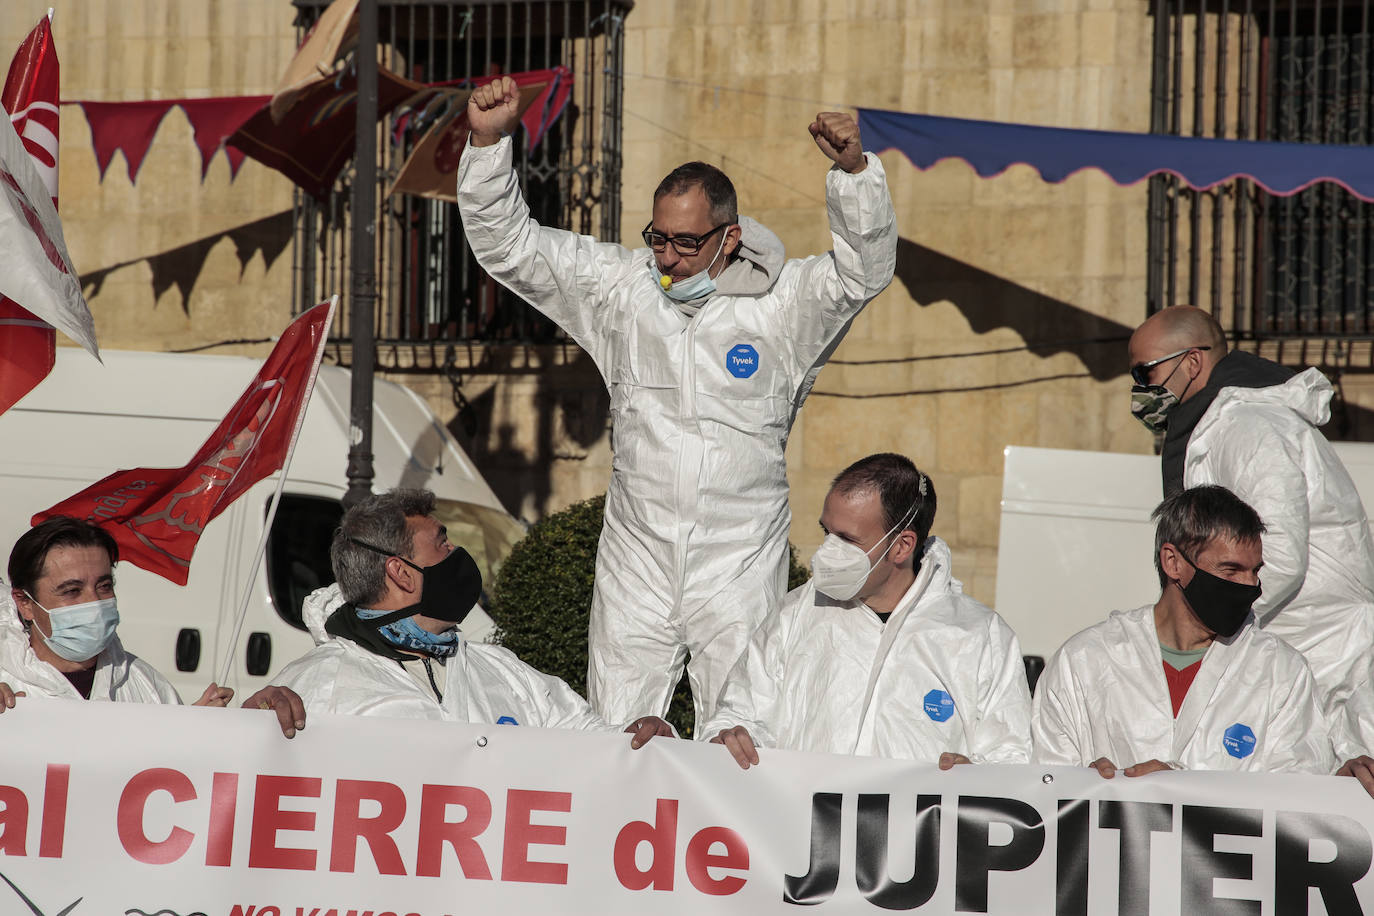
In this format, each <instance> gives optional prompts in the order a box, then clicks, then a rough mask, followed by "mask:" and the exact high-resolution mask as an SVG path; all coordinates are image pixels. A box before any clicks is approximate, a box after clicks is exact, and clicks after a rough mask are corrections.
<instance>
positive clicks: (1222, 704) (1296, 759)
mask: <svg viewBox="0 0 1374 916" xmlns="http://www.w3.org/2000/svg"><path fill="white" fill-rule="evenodd" d="M1253 620H1254V618H1253V617H1250V618H1248V619H1247V622H1246V624H1245V625H1244V627H1243V628H1242V629H1241V631H1240V632H1239V633H1238V634H1236V636H1235V637H1234V638H1233V639H1232V640H1231V641H1230V645H1227V644H1226V643H1224V642H1222V641H1221V640H1216V641H1214V642H1213V643H1212V645H1211V647H1210V648H1209V649H1208V650H1207V654H1206V655H1204V656H1203V657H1202V667H1201V668H1200V669H1199V670H1198V673H1197V677H1196V678H1195V679H1194V680H1193V683H1192V686H1191V687H1189V688H1188V695H1187V696H1186V697H1185V698H1184V700H1183V706H1182V707H1181V708H1180V709H1179V711H1178V718H1177V719H1175V718H1174V714H1173V705H1172V703H1171V702H1170V700H1169V686H1168V684H1167V683H1166V682H1165V680H1164V658H1163V655H1162V654H1161V653H1160V651H1159V635H1158V633H1157V631H1156V630H1155V616H1154V606H1153V605H1146V606H1145V607H1141V608H1136V609H1135V610H1133V611H1113V612H1112V615H1111V616H1110V617H1108V618H1107V619H1106V620H1104V621H1103V622H1102V623H1099V624H1096V625H1094V626H1091V627H1089V628H1088V629H1086V630H1083V631H1082V632H1081V633H1078V634H1076V635H1075V636H1073V637H1072V638H1071V639H1069V641H1068V642H1066V643H1064V645H1063V646H1061V647H1060V649H1059V651H1058V652H1056V653H1055V654H1054V657H1053V658H1052V659H1050V663H1049V665H1048V666H1047V667H1046V668H1045V672H1044V674H1042V675H1041V676H1040V680H1039V682H1038V683H1037V684H1036V687H1035V711H1034V716H1033V719H1032V728H1033V734H1034V738H1035V750H1034V752H1033V758H1034V760H1035V762H1036V763H1043V764H1062V765H1065V766H1089V765H1090V764H1091V763H1092V762H1093V761H1094V760H1096V759H1098V758H1099V757H1106V758H1107V759H1108V760H1110V761H1111V762H1112V763H1114V764H1116V765H1117V766H1118V767H1128V766H1133V765H1135V764H1137V763H1144V762H1145V761H1147V760H1160V761H1163V762H1165V763H1168V764H1171V765H1175V766H1180V767H1182V768H1185V769H1190V770H1238V771H1245V772H1257V773H1285V772H1297V773H1322V774H1329V773H1333V772H1335V770H1336V762H1335V757H1334V755H1333V752H1332V747H1331V736H1330V732H1329V731H1328V730H1327V727H1326V723H1325V721H1324V720H1323V718H1322V714H1321V710H1320V709H1319V708H1318V705H1317V700H1316V686H1315V684H1314V682H1313V680H1312V672H1311V671H1310V670H1309V669H1308V667H1307V663H1306V662H1305V661H1304V660H1303V657H1302V655H1300V654H1299V653H1298V652H1297V651H1296V650H1294V649H1293V648H1292V647H1291V646H1289V645H1288V644H1287V643H1285V642H1284V641H1283V640H1281V639H1279V638H1277V637H1275V636H1272V635H1270V634H1269V633H1266V632H1264V631H1263V630H1261V629H1259V628H1257V627H1256V626H1255V625H1254V623H1253ZM1237 755H1241V756H1237Z"/></svg>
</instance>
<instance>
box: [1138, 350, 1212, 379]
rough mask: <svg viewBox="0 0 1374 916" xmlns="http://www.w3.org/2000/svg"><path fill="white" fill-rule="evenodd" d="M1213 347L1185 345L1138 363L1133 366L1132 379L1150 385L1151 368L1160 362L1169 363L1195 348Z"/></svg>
mask: <svg viewBox="0 0 1374 916" xmlns="http://www.w3.org/2000/svg"><path fill="white" fill-rule="evenodd" d="M1210 349H1212V348H1211V347H1184V348H1183V349H1182V350H1178V351H1177V352H1174V353H1170V354H1169V355H1168V356H1161V357H1160V358H1159V359H1152V360H1150V361H1149V362H1148V363H1138V364H1136V365H1134V366H1132V367H1131V381H1133V382H1135V383H1136V384H1137V385H1141V386H1148V385H1149V384H1150V370H1151V369H1153V368H1154V367H1155V366H1158V365H1159V364H1160V363H1167V362H1168V361H1169V360H1171V359H1177V358H1178V357H1180V356H1182V355H1183V354H1185V353H1191V352H1192V351H1193V350H1210Z"/></svg>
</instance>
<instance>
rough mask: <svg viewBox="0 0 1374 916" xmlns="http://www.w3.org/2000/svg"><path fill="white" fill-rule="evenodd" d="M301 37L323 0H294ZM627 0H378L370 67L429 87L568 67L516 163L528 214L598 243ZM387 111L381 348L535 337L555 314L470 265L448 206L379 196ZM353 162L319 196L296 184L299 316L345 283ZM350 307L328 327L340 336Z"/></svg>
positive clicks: (546, 335) (401, 151)
mask: <svg viewBox="0 0 1374 916" xmlns="http://www.w3.org/2000/svg"><path fill="white" fill-rule="evenodd" d="M292 2H293V5H294V6H295V7H296V10H297V18H296V27H297V33H298V37H299V38H304V36H305V34H306V33H307V32H308V30H309V29H310V27H311V26H312V25H314V23H315V22H316V21H317V20H318V18H319V16H320V14H321V13H322V12H323V11H324V9H325V8H326V7H327V6H328V5H329V0H292ZM631 5H632V4H631V2H630V0H378V42H379V45H380V46H381V52H380V56H379V63H380V64H381V66H382V67H384V68H386V69H387V70H389V71H391V72H392V73H395V74H397V75H399V76H402V77H406V78H408V79H411V80H415V81H417V82H422V83H431V84H432V83H440V82H450V81H454V80H462V79H466V78H469V77H482V76H489V75H492V74H497V73H518V72H521V71H529V70H543V69H550V68H553V67H556V66H562V67H566V68H568V69H569V70H570V71H571V73H572V75H573V89H572V96H571V98H570V99H569V102H568V105H567V107H566V109H565V110H564V111H563V114H562V116H561V117H560V118H559V119H558V120H557V121H555V122H554V124H553V126H552V127H551V128H550V129H549V131H548V133H547V134H545V136H544V137H543V139H542V141H541V142H540V143H539V145H538V146H537V147H536V148H535V149H533V150H527V149H525V146H524V144H523V143H520V142H517V143H516V145H515V168H516V172H517V174H518V175H519V178H520V184H521V187H522V189H523V191H524V194H525V199H526V201H527V202H528V203H529V205H530V210H531V213H532V215H533V216H534V218H535V219H537V220H539V221H540V222H541V223H543V224H545V225H550V226H559V227H562V228H567V229H572V230H575V231H577V232H582V233H590V234H594V235H597V236H599V237H601V238H605V239H618V238H619V236H620V168H621V154H620V138H621V104H622V74H623V63H622V55H623V42H624V37H623V30H622V26H623V23H624V17H625V14H626V13H627V12H628V10H629V8H630V6H631ZM401 114H402V111H401V110H400V109H398V110H397V111H396V112H393V113H392V115H390V116H388V117H387V118H386V119H385V120H384V121H383V123H382V125H381V129H380V132H379V142H378V145H377V148H378V163H377V165H378V176H377V178H378V194H377V200H378V221H377V240H376V246H377V265H376V266H377V292H378V301H377V310H376V338H377V342H378V344H379V345H380V344H388V343H434V342H445V341H511V342H540V341H547V340H552V339H555V338H557V337H559V336H560V332H559V330H558V328H557V327H556V326H554V325H553V323H552V322H549V321H548V320H547V319H545V318H543V317H542V316H541V315H539V314H538V313H537V312H535V311H534V310H533V309H531V308H529V307H528V306H527V305H525V304H524V303H523V302H521V301H520V300H519V299H518V298H517V297H515V296H514V295H512V294H511V293H509V292H508V291H507V290H505V289H503V288H502V287H500V286H499V285H498V284H496V283H495V282H494V281H492V280H491V279H490V278H489V277H487V276H486V275H485V274H484V273H483V272H482V270H481V269H480V268H479V267H478V266H477V263H476V261H475V260H474V259H473V257H472V255H471V253H470V252H469V251H468V249H467V246H466V244H465V243H464V240H463V235H462V223H461V221H460V220H459V217H458V212H457V208H456V207H455V206H454V205H453V204H450V203H447V202H444V201H436V200H429V199H425V198H421V197H415V196H411V195H406V194H395V195H391V196H390V197H388V196H387V194H386V191H387V189H388V188H390V186H391V183H392V181H393V180H394V179H395V177H396V175H397V173H398V172H399V170H400V168H401V166H402V164H403V163H404V162H405V160H406V157H407V156H408V155H409V154H410V152H411V147H410V146H409V143H408V141H406V140H404V139H398V138H403V137H404V136H405V132H404V131H397V130H396V127H397V124H396V118H397V117H399V116H401ZM351 178H352V170H351V168H350V169H347V170H345V172H344V173H343V174H342V175H341V176H340V178H339V180H338V182H337V184H336V186H335V188H334V190H333V192H332V193H331V195H330V196H329V198H328V199H327V200H324V201H319V200H316V199H315V198H313V197H311V196H310V195H308V194H305V193H303V192H301V191H300V190H297V192H296V202H295V208H294V218H295V240H296V245H295V246H294V251H295V254H294V257H295V263H294V269H295V283H294V289H293V305H294V307H295V309H296V310H297V311H300V310H302V309H304V308H306V307H309V306H310V305H312V304H314V303H315V302H318V301H320V300H322V299H323V298H326V297H327V296H328V295H330V294H332V293H333V292H336V291H338V292H345V293H346V292H347V290H348V289H349V272H348V271H349V267H348V256H349V231H350V221H351V214H350V213H349V205H350V187H349V182H350V181H351ZM347 307H348V302H347V300H346V297H345V301H344V303H343V307H341V308H340V309H339V312H338V314H337V315H336V317H335V326H334V329H333V332H332V334H331V336H333V337H335V338H337V339H343V340H347V339H348V337H349V332H348V328H349V320H350V319H349V317H348V308H347Z"/></svg>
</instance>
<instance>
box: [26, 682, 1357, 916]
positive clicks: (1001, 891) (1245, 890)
mask: <svg viewBox="0 0 1374 916" xmlns="http://www.w3.org/2000/svg"><path fill="white" fill-rule="evenodd" d="M0 736H3V744H0V748H2V749H0V876H3V881H2V882H0V913H7V914H8V913H21V914H39V916H59V914H61V916H107V914H124V916H135V914H142V916H152V914H161V916H168V914H171V916H193V914H204V916H348V914H350V913H352V914H353V916H366V914H371V916H388V914H390V916H409V914H416V916H457V914H468V913H500V914H502V916H515V914H525V913H605V914H630V913H635V914H642V913H645V912H652V913H654V914H677V913H701V912H706V911H709V912H712V913H721V914H729V913H740V914H768V913H774V914H782V913H802V912H808V911H807V910H802V909H799V906H801V905H814V906H816V909H815V910H814V912H818V913H830V912H843V913H874V914H877V913H882V912H884V911H891V910H912V911H915V912H917V913H922V914H931V913H939V914H952V913H994V914H999V913H1001V914H1012V913H1016V914H1020V913H1035V914H1063V916H1067V914H1088V913H1091V914H1094V916H1096V914H1113V913H1131V914H1142V916H1144V914H1150V913H1155V914H1162V913H1206V914H1216V913H1223V914H1232V913H1252V914H1266V916H1267V914H1273V916H1286V914H1293V913H1308V912H1311V913H1322V912H1328V913H1359V912H1363V911H1364V908H1366V907H1369V906H1371V905H1374V878H1371V877H1370V876H1369V874H1368V872H1369V867H1370V852H1371V842H1370V835H1371V830H1374V801H1371V800H1370V799H1369V798H1368V797H1367V796H1366V795H1365V794H1364V793H1363V791H1362V790H1361V789H1360V788H1359V786H1358V785H1357V784H1356V782H1355V781H1354V780H1352V779H1338V778H1335V777H1314V776H1249V775H1237V774H1226V773H1159V774H1152V775H1150V776H1148V777H1144V778H1140V779H1130V780H1128V779H1126V778H1125V777H1124V776H1120V777H1118V778H1117V779H1115V780H1112V781H1110V782H1109V781H1107V780H1104V779H1102V778H1101V777H1099V776H1098V775H1097V774H1096V773H1095V772H1092V771H1085V770H1076V769H1069V768H1037V767H1030V766H1024V767H993V766H962V767H956V768H954V769H953V770H951V771H949V772H940V771H939V770H937V769H936V768H935V767H933V766H929V765H925V764H915V763H911V762H902V761H889V760H878V759H871V758H843V757H833V756H825V755H811V754H797V753H787V752H768V751H764V752H763V754H762V758H763V762H762V764H761V765H760V766H758V767H756V768H753V769H750V770H749V771H747V772H746V771H742V770H740V769H738V768H737V767H736V766H735V764H734V762H733V761H732V760H731V759H730V758H729V755H728V754H727V753H726V752H725V751H724V750H723V749H722V748H720V747H716V746H711V745H704V744H693V743H690V742H686V741H673V740H671V739H655V740H653V741H651V742H650V743H649V744H648V746H646V747H645V748H643V749H641V750H638V751H633V750H631V749H630V746H629V737H628V736H626V735H604V734H588V733H575V732H552V731H544V730H539V729H527V728H521V727H517V726H469V725H452V724H444V723H437V722H416V721H406V720H396V719H363V718H345V717H337V716H324V715H321V716H316V717H314V718H313V719H312V720H311V721H310V722H309V724H308V726H307V728H306V729H305V731H303V732H302V733H300V734H299V735H298V736H297V737H296V738H295V739H294V740H292V741H287V740H286V739H284V738H283V737H282V736H281V734H280V732H279V731H278V730H277V726H276V720H275V716H274V715H273V714H272V713H270V712H257V711H251V712H250V711H242V710H220V709H197V708H186V707H171V708H169V707H146V706H132V705H112V704H108V703H83V702H77V701H66V700H43V699H34V698H29V699H21V700H20V701H19V704H18V706H17V707H16V708H15V709H13V710H10V711H8V712H6V713H4V714H3V715H0Z"/></svg>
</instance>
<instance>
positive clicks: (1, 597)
mask: <svg viewBox="0 0 1374 916" xmlns="http://www.w3.org/2000/svg"><path fill="white" fill-rule="evenodd" d="M12 630H14V631H18V632H19V633H21V634H24V633H25V630H24V621H22V620H20V619H19V608H17V607H15V605H14V596H13V595H11V594H10V586H9V583H8V582H6V583H4V587H3V588H0V636H3V635H4V634H6V633H8V632H10V631H12ZM24 638H25V639H27V638H28V636H27V635H25V637H24Z"/></svg>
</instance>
